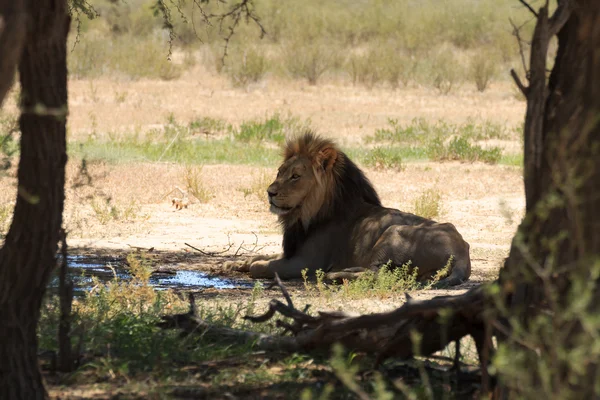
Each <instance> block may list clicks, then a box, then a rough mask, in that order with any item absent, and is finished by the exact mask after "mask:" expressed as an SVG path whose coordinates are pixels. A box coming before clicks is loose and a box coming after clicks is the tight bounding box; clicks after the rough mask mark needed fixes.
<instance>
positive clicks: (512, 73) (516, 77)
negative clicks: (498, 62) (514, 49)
mask: <svg viewBox="0 0 600 400" xmlns="http://www.w3.org/2000/svg"><path fill="white" fill-rule="evenodd" d="M510 76H512V78H513V80H514V81H515V83H516V84H517V87H518V88H519V90H520V91H521V93H523V95H525V98H527V95H528V94H529V88H528V87H527V86H525V85H523V82H521V79H520V78H519V75H517V72H516V71H515V70H514V69H511V70H510Z"/></svg>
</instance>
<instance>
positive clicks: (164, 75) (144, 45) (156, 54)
mask: <svg viewBox="0 0 600 400" xmlns="http://www.w3.org/2000/svg"><path fill="white" fill-rule="evenodd" d="M161 42H162V41H161V39H160V38H159V37H158V36H149V37H144V38H137V37H134V36H132V35H120V36H119V37H118V40H111V39H110V38H107V37H105V36H103V35H100V34H94V33H92V32H90V33H87V34H86V35H85V37H82V38H81V41H80V42H79V43H77V45H76V46H75V48H74V49H73V51H72V52H70V53H69V60H68V62H69V73H70V74H71V76H72V77H75V78H95V77H99V76H102V75H116V76H121V77H125V78H130V79H140V78H159V79H163V80H172V79H177V78H179V77H180V76H181V73H182V72H183V67H182V66H181V65H179V64H175V63H173V62H172V61H170V60H169V59H168V58H167V57H168V44H167V43H166V42H162V43H161Z"/></svg>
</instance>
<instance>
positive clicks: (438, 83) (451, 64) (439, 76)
mask: <svg viewBox="0 0 600 400" xmlns="http://www.w3.org/2000/svg"><path fill="white" fill-rule="evenodd" d="M432 69H433V70H432V77H433V86H434V87H435V88H436V89H437V90H438V91H439V92H440V93H441V94H448V93H450V92H451V91H452V89H453V88H455V87H456V85H457V84H458V83H459V82H460V66H459V65H458V60H457V58H456V56H455V55H454V53H453V51H452V50H451V49H447V48H443V49H440V51H439V52H438V54H436V55H434V56H433V63H432Z"/></svg>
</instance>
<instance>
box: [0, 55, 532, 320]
mask: <svg viewBox="0 0 600 400" xmlns="http://www.w3.org/2000/svg"><path fill="white" fill-rule="evenodd" d="M69 85H70V86H69V87H70V92H69V97H70V105H69V106H70V117H69V125H68V128H69V137H70V138H71V139H72V138H80V139H81V138H84V137H86V136H87V135H90V134H92V132H93V134H94V135H104V134H107V133H109V132H123V131H131V130H135V129H141V130H143V129H146V128H149V127H156V126H159V125H161V124H164V123H166V118H167V115H168V114H170V113H172V114H173V116H174V117H175V118H176V119H177V120H178V121H182V122H184V123H187V122H188V121H190V120H191V119H192V118H195V117H204V116H207V117H214V118H220V119H223V120H225V121H227V122H228V123H232V124H239V123H240V122H242V121H244V120H248V119H252V118H262V117H264V116H265V115H271V114H272V113H273V112H275V111H280V112H284V113H287V112H289V113H291V114H292V115H294V116H297V117H299V118H302V119H305V118H309V119H310V120H311V122H312V124H313V126H314V127H315V128H316V129H317V130H318V131H319V132H320V133H323V134H326V135H328V136H331V137H334V138H335V139H336V140H338V141H339V142H340V144H341V145H342V146H343V145H347V144H349V143H354V144H356V143H361V140H362V138H364V137H365V136H366V135H370V134H373V133H374V131H375V130H376V129H377V128H382V127H385V126H387V123H388V122H387V121H388V118H395V119H398V120H400V121H401V122H410V121H411V120H412V119H414V118H425V119H427V120H428V121H432V122H434V121H437V120H440V119H442V120H445V121H448V122H454V123H461V122H465V121H466V120H468V119H474V120H476V121H486V120H489V121H493V122H496V123H502V124H506V125H507V126H511V127H513V126H516V125H518V124H520V123H521V122H522V120H523V114H524V108H525V103H523V102H521V101H519V100H517V99H516V98H515V96H514V90H513V88H512V86H511V84H510V83H509V82H508V81H506V82H499V83H496V84H493V85H492V86H491V88H490V89H489V90H488V91H486V92H485V93H479V92H477V91H476V90H475V89H474V87H471V86H472V85H468V84H464V85H463V87H461V88H459V89H458V90H457V91H456V92H454V93H453V94H450V95H447V96H442V95H439V94H438V93H437V92H436V91H435V90H433V89H428V88H419V87H411V88H404V89H398V90H395V91H392V90H389V89H373V90H367V89H364V88H361V87H353V86H344V85H342V84H341V83H339V82H329V83H325V84H323V85H320V86H316V87H311V86H308V85H306V84H304V83H301V82H297V81H293V82H290V81H275V80H267V81H266V82H264V83H262V84H260V85H256V86H254V87H251V88H249V89H248V90H241V89H233V88H231V86H230V84H229V83H228V82H227V81H226V80H224V79H223V78H220V77H217V76H213V75H211V74H209V73H207V72H206V71H204V70H202V68H201V67H196V69H194V70H192V71H189V72H188V73H186V75H184V76H183V77H182V78H181V79H179V80H176V81H172V82H161V81H147V80H142V81H125V82H123V81H113V80H109V79H98V80H89V81H71V82H70V83H69ZM7 110H8V111H11V110H13V111H14V100H9V102H8V104H7ZM5 112H6V111H5ZM512 144H513V145H514V146H513V147H515V148H517V149H518V148H520V143H519V142H518V140H517V139H515V141H514V143H512ZM68 169H69V172H68V187H69V188H68V190H67V204H66V210H65V222H66V226H67V228H68V229H69V230H70V232H71V234H70V240H69V244H70V246H71V250H72V252H74V253H76V252H78V251H79V252H84V251H85V252H86V253H88V254H92V253H94V252H96V253H98V254H100V253H103V252H104V253H106V252H115V253H122V252H124V251H130V250H131V249H132V248H135V247H140V248H145V249H150V248H154V249H156V250H164V251H170V252H175V253H181V254H190V253H192V252H194V250H192V249H190V248H189V247H187V246H186V245H185V243H188V244H190V245H192V246H194V247H197V248H199V249H202V250H203V251H206V252H217V251H223V250H226V249H228V251H227V252H226V253H224V254H223V256H229V257H231V256H234V255H236V254H237V255H238V256H239V255H243V254H252V253H272V252H277V251H278V250H279V249H280V242H281V236H280V234H279V229H278V225H277V223H276V217H275V216H274V215H271V214H270V213H269V212H268V206H267V203H266V200H265V196H263V193H261V192H260V191H256V192H254V193H251V194H249V195H245V194H244V189H246V188H250V187H252V186H256V182H257V181H260V179H264V178H261V177H264V176H266V177H267V178H268V179H270V178H271V177H274V170H273V169H270V168H258V167H251V166H234V165H206V166H204V167H203V170H202V183H203V184H204V185H205V187H206V188H207V189H208V190H209V191H210V194H211V196H210V197H211V198H210V199H209V201H208V202H207V203H199V202H194V201H192V203H191V204H190V205H189V207H188V208H185V209H183V210H180V211H176V210H174V208H173V207H172V205H171V203H170V198H171V197H173V196H175V195H176V192H173V190H174V189H175V188H176V187H183V176H184V167H183V166H181V165H176V164H171V163H153V164H136V165H133V164H113V165H109V164H105V163H102V162H96V163H91V164H90V165H89V171H90V173H91V175H92V177H93V187H92V188H80V189H73V188H72V185H73V183H74V182H75V180H76V175H77V174H76V172H77V169H78V165H77V162H76V161H72V162H70V163H69V167H68ZM365 171H366V174H367V176H368V177H369V178H370V179H371V180H372V182H373V183H374V185H375V187H376V189H377V190H378V191H379V194H380V196H381V198H382V201H383V203H384V205H386V206H388V207H395V208H399V209H401V210H404V211H413V209H414V200H415V198H416V197H417V196H419V195H420V194H421V193H422V192H423V191H425V190H427V189H430V188H435V189H436V190H438V191H439V192H440V193H441V194H442V207H443V213H442V215H441V217H440V218H438V219H439V220H440V221H449V222H452V223H453V224H455V225H456V227H457V228H458V230H459V232H461V234H462V235H463V237H464V238H465V239H466V240H467V241H468V242H469V243H470V245H471V257H472V260H473V273H472V276H471V280H470V282H469V283H466V284H464V285H462V286H461V287H460V288H459V289H461V290H451V291H449V292H448V293H460V292H462V291H464V290H466V289H467V288H469V287H471V286H473V285H474V284H477V283H480V282H483V281H489V280H492V279H494V278H495V277H496V276H497V272H498V269H499V267H500V264H501V262H502V260H503V258H504V257H506V256H507V254H508V249H509V244H510V240H511V238H512V236H513V234H514V232H515V230H516V227H517V224H518V222H519V221H520V218H521V216H522V214H523V209H524V193H523V182H522V170H521V168H519V167H511V166H502V165H494V166H491V165H486V164H482V163H474V164H470V163H458V162H446V163H431V162H413V163H408V164H407V166H406V169H405V170H404V171H401V172H397V171H380V170H372V169H365ZM0 185H2V187H4V188H7V189H9V190H3V191H2V194H0V200H1V201H2V202H3V203H9V202H12V201H14V187H15V179H14V175H12V176H11V175H9V176H4V177H0ZM109 197H110V199H111V204H113V205H115V206H116V207H118V208H121V209H123V210H127V214H128V218H126V219H125V220H118V221H117V220H115V221H110V222H107V223H101V222H100V221H99V219H98V217H97V213H95V212H94V211H93V209H92V207H91V205H90V204H91V200H90V199H94V198H96V199H105V198H109ZM98 201H99V200H98ZM83 249H85V250H83ZM186 252H187V253H186ZM222 260H223V257H204V258H196V259H195V261H194V262H192V261H190V262H187V263H186V262H183V263H178V264H177V267H178V268H187V269H207V270H212V271H216V270H218V269H219V267H220V263H221V262H222ZM297 292H298V295H300V296H301V295H302V294H301V292H302V291H301V290H298V291H297ZM442 293H446V292H445V291H439V290H435V291H427V292H426V293H421V294H416V296H417V297H430V296H433V295H437V294H442ZM379 303H381V302H379V301H376V300H373V301H361V302H360V305H358V304H357V305H356V306H352V305H350V308H357V309H359V310H361V311H379V310H381V309H382V308H383V309H385V308H389V307H391V306H392V305H393V304H390V302H383V303H384V304H379Z"/></svg>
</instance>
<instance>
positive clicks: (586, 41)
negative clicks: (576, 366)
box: [497, 0, 600, 398]
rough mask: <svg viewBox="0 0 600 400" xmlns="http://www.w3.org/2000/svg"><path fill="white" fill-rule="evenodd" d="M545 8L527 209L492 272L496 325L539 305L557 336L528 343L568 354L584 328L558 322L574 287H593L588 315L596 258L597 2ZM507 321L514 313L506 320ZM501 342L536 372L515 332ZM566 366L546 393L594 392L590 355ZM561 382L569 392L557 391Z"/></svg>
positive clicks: (527, 315)
mask: <svg viewBox="0 0 600 400" xmlns="http://www.w3.org/2000/svg"><path fill="white" fill-rule="evenodd" d="M547 12H548V11H547V9H546V8H542V9H541V10H540V11H539V13H538V15H539V18H538V23H537V27H536V30H535V34H534V38H533V40H532V52H531V64H530V66H531V71H530V76H531V79H530V86H529V88H528V91H527V101H528V104H527V106H528V107H527V117H526V124H525V130H524V134H525V187H526V193H527V196H526V197H527V199H526V200H527V207H526V209H527V212H526V216H525V218H524V220H523V222H522V224H521V226H520V227H519V231H518V233H517V235H516V236H515V238H514V239H513V244H512V247H511V252H510V256H509V258H508V260H507V262H506V265H505V267H504V268H503V270H502V271H501V275H500V284H501V286H502V287H503V288H504V294H505V295H506V305H507V306H508V308H507V310H506V313H505V314H504V315H501V316H500V322H501V323H502V325H503V326H504V327H505V330H506V332H508V333H510V332H515V331H516V329H517V328H519V329H525V331H533V329H534V324H535V323H536V321H535V318H536V316H538V315H539V313H540V309H542V308H543V309H545V310H546V311H547V312H549V313H551V315H553V321H552V326H550V327H549V329H554V330H555V331H556V332H557V333H558V334H557V335H556V336H555V337H554V338H553V341H554V343H552V344H551V343H548V342H545V341H544V340H543V339H541V340H540V341H539V342H538V343H536V347H538V348H539V351H541V352H554V351H555V348H554V346H556V347H560V349H561V350H560V351H563V352H568V351H570V350H572V349H573V347H574V346H577V345H581V343H582V342H581V340H580V339H582V336H581V335H583V334H584V332H583V329H582V326H581V323H580V322H577V321H573V320H567V319H565V318H563V315H564V314H565V311H564V310H565V309H566V308H567V307H569V304H570V302H573V301H574V299H573V298H572V295H573V293H572V290H573V289H574V287H575V286H573V285H577V284H581V283H582V282H591V283H592V284H593V285H594V286H595V289H594V294H593V295H592V299H591V301H590V303H589V304H587V305H586V312H587V313H590V314H597V312H598V306H600V302H599V301H600V291H599V289H598V283H599V282H598V279H597V278H595V277H594V274H595V272H594V265H595V263H598V262H599V260H600V215H599V211H598V210H600V2H598V1H596V0H579V1H566V0H562V1H559V7H558V9H557V11H556V12H555V14H554V15H553V17H552V18H548V14H547ZM561 13H562V14H561ZM565 14H566V15H567V16H565ZM563 24H564V25H563ZM556 33H558V39H559V48H558V53H557V56H556V60H555V64H554V68H553V69H552V72H551V75H550V78H549V80H548V82H547V80H546V64H545V59H546V50H547V45H548V43H549V41H550V39H551V38H552V36H553V35H554V34H556ZM540 50H543V51H540ZM596 268H597V267H596ZM510 317H517V319H516V320H515V319H513V320H512V322H508V320H509V318H510ZM517 321H518V322H517ZM564 332H567V333H566V334H562V333H564ZM499 342H500V343H502V344H505V345H507V347H508V348H509V351H514V352H515V353H514V354H516V352H519V351H521V353H522V354H525V358H524V364H523V365H522V367H524V368H526V369H527V368H530V369H531V370H537V369H539V357H538V356H537V355H536V354H535V352H532V351H529V352H523V344H522V343H518V338H516V337H511V336H509V335H501V337H500V338H499ZM589 350H590V351H591V348H590V349H589ZM572 367H573V366H572V365H569V361H568V360H563V359H561V357H560V356H558V355H557V357H556V361H555V362H554V363H553V367H552V368H553V370H554V372H553V381H552V384H551V385H552V391H553V392H554V394H555V395H557V396H558V397H560V398H567V397H568V396H570V395H573V394H575V395H576V396H577V397H578V398H594V396H598V395H599V393H595V392H594V383H595V381H596V380H597V379H598V375H597V374H598V361H597V360H596V361H595V362H590V363H589V364H588V365H587V374H586V375H587V378H586V377H582V376H574V375H573V374H571V373H570V372H569V370H571V369H572ZM565 388H568V391H569V392H568V393H564V392H561V390H564V389H565ZM523 390H524V388H522V387H521V388H518V387H516V386H514V385H512V384H511V383H510V382H506V381H505V382H504V383H503V384H502V385H500V387H499V390H498V392H497V397H498V398H511V397H515V396H516V397H519V396H522V395H523Z"/></svg>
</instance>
